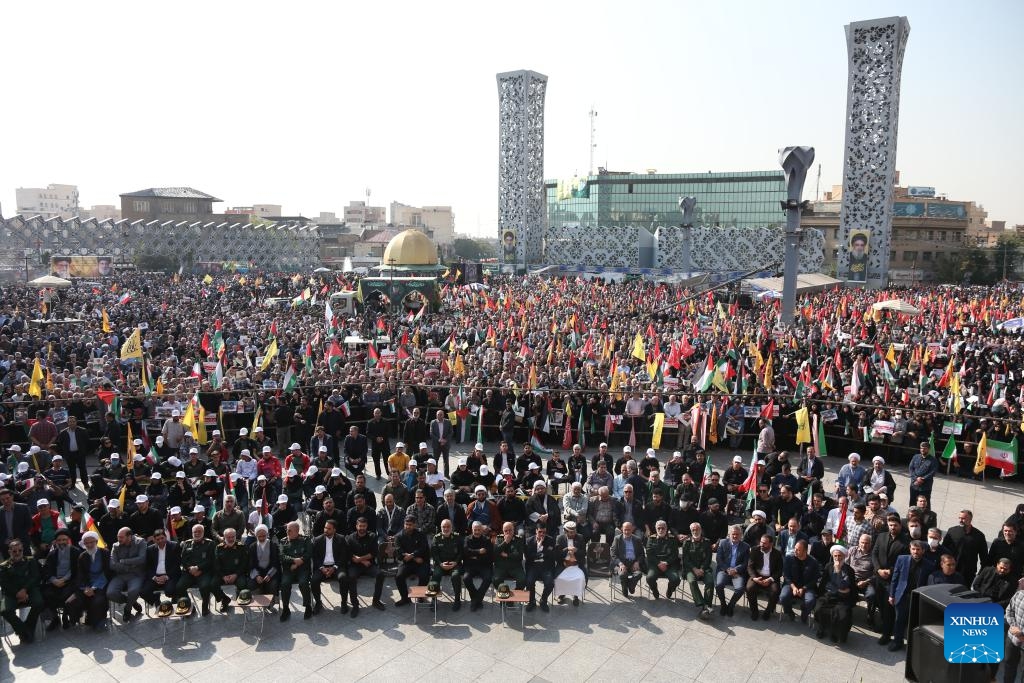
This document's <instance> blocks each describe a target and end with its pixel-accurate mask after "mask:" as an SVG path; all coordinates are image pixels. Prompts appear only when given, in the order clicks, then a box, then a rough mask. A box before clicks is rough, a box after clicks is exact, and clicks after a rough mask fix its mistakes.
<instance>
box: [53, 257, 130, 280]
mask: <svg viewBox="0 0 1024 683" xmlns="http://www.w3.org/2000/svg"><path fill="white" fill-rule="evenodd" d="M50 274H51V275H56V276H57V277H62V278H69V277H90V278H97V277H108V276H110V275H113V274H114V259H113V257H111V256H51V257H50Z"/></svg>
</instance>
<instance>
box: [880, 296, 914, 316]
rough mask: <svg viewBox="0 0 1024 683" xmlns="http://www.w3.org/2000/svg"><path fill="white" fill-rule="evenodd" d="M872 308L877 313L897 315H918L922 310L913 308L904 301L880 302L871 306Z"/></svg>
mask: <svg viewBox="0 0 1024 683" xmlns="http://www.w3.org/2000/svg"><path fill="white" fill-rule="evenodd" d="M871 308H872V309H873V310H876V311H894V312H896V313H902V314H903V315H917V314H918V313H920V312H921V310H920V309H919V308H917V307H915V306H911V305H910V304H908V303H907V302H906V301H903V300H902V299H889V300H888V301H878V302H876V303H873V304H871Z"/></svg>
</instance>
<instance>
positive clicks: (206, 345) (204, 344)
mask: <svg viewBox="0 0 1024 683" xmlns="http://www.w3.org/2000/svg"><path fill="white" fill-rule="evenodd" d="M217 322H220V321H219V320H218V321H217ZM199 348H201V349H202V350H203V353H205V354H206V356H207V357H210V356H212V355H213V347H212V346H210V333H209V332H203V340H202V341H201V342H200V343H199Z"/></svg>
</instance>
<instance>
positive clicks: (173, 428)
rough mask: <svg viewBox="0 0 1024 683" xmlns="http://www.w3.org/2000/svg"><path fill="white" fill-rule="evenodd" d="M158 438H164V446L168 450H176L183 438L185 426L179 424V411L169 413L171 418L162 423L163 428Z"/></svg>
mask: <svg viewBox="0 0 1024 683" xmlns="http://www.w3.org/2000/svg"><path fill="white" fill-rule="evenodd" d="M164 414H165V415H166V413H164ZM160 436H162V437H164V444H166V446H167V447H168V448H175V449H176V448H178V446H179V445H180V444H181V441H182V439H184V438H185V425H183V424H182V423H181V411H180V410H172V411H171V417H170V418H169V419H167V420H165V421H164V426H163V427H162V428H161V429H160Z"/></svg>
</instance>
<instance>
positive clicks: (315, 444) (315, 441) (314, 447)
mask: <svg viewBox="0 0 1024 683" xmlns="http://www.w3.org/2000/svg"><path fill="white" fill-rule="evenodd" d="M334 445H335V441H334V437H333V436H331V435H330V434H324V438H322V439H321V438H319V437H317V436H316V435H315V434H314V435H313V437H312V438H311V439H310V440H309V457H310V462H315V461H316V457H317V454H319V453H320V447H321V446H327V454H328V455H330V456H331V458H334V450H335V449H334ZM299 474H305V473H304V472H300V473H299Z"/></svg>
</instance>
